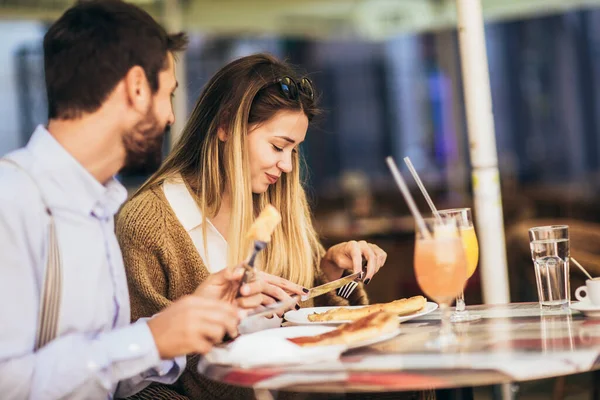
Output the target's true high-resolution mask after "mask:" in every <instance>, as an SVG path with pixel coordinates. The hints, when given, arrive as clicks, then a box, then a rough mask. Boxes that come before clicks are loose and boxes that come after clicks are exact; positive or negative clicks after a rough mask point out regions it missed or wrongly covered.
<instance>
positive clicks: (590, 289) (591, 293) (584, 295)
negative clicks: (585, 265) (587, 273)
mask: <svg viewBox="0 0 600 400" xmlns="http://www.w3.org/2000/svg"><path fill="white" fill-rule="evenodd" d="M575 297H576V298H577V300H579V301H587V302H589V303H592V304H594V305H596V306H600V279H598V278H594V279H588V280H586V281H585V286H580V287H578V288H577V290H576V291H575Z"/></svg>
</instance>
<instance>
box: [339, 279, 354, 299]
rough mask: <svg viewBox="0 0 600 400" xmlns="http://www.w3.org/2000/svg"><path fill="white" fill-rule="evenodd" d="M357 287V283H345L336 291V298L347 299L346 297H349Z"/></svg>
mask: <svg viewBox="0 0 600 400" xmlns="http://www.w3.org/2000/svg"><path fill="white" fill-rule="evenodd" d="M357 286H358V282H356V281H352V282H350V283H346V284H345V285H344V286H342V287H341V288H339V289H338V290H337V294H338V296H340V297H343V298H345V299H347V298H348V297H350V295H351V294H352V292H354V289H356V287H357Z"/></svg>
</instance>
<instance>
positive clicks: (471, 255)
mask: <svg viewBox="0 0 600 400" xmlns="http://www.w3.org/2000/svg"><path fill="white" fill-rule="evenodd" d="M439 213H440V216H441V217H442V218H455V219H456V220H457V221H458V227H459V228H460V237H461V240H462V243H463V247H464V251H465V255H466V260H467V276H466V278H465V282H464V283H465V284H466V281H467V280H468V279H469V278H470V277H471V276H473V274H474V273H475V270H476V269H477V263H478V262H479V243H478V242H477V235H476V234H475V228H474V227H473V217H472V215H471V209H470V208H454V209H451V210H440V211H439ZM480 318H481V315H477V314H471V313H470V312H468V311H467V310H466V306H465V294H464V292H463V291H461V292H460V294H459V295H458V297H457V298H456V310H455V312H454V314H452V317H451V319H450V320H451V321H452V322H468V321H475V320H478V319H480Z"/></svg>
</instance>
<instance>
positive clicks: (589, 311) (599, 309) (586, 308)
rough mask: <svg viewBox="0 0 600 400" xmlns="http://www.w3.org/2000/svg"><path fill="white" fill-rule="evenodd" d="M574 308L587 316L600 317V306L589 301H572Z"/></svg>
mask: <svg viewBox="0 0 600 400" xmlns="http://www.w3.org/2000/svg"><path fill="white" fill-rule="evenodd" d="M571 308H572V309H573V310H576V311H579V312H582V313H583V314H585V316H586V317H590V318H600V306H597V305H595V304H592V303H591V302H589V301H579V302H577V303H571Z"/></svg>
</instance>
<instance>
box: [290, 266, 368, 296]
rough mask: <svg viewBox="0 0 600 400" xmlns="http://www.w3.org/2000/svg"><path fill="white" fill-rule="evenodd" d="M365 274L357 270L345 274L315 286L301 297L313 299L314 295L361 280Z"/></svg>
mask: <svg viewBox="0 0 600 400" xmlns="http://www.w3.org/2000/svg"><path fill="white" fill-rule="evenodd" d="M363 274H364V272H363V271H361V272H357V273H355V274H352V275H348V276H345V277H343V278H340V279H336V280H335V281H331V282H329V283H326V284H324V285H321V286H317V287H314V288H312V289H310V290H309V291H308V293H306V294H304V295H302V297H301V298H300V299H301V300H302V301H306V300H308V299H312V298H313V297H317V296H320V295H322V294H325V293H328V292H331V291H332V290H335V289H337V288H341V287H342V286H344V285H346V284H348V283H350V282H353V281H360V280H362V277H363Z"/></svg>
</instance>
